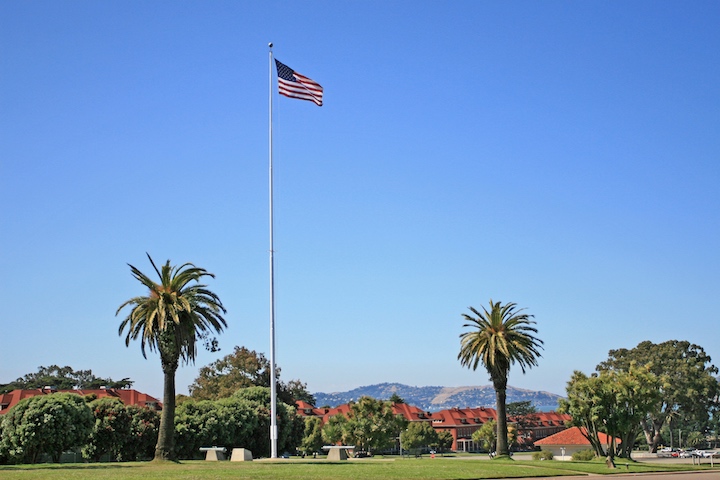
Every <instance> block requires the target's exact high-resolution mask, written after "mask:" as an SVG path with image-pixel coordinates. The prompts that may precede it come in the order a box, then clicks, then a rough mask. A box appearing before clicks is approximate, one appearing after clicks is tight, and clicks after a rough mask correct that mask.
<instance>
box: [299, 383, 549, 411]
mask: <svg viewBox="0 0 720 480" xmlns="http://www.w3.org/2000/svg"><path fill="white" fill-rule="evenodd" d="M393 393H395V394H397V395H398V396H399V397H400V398H402V399H403V400H404V401H405V403H407V404H409V405H415V406H417V407H419V408H421V409H423V410H426V411H428V412H437V411H439V410H444V409H446V408H453V407H459V408H465V407H492V408H495V390H493V388H492V385H484V386H479V387H477V386H476V387H411V386H408V385H403V384H401V383H379V384H376V385H368V386H366V387H358V388H355V389H353V390H350V391H348V392H334V393H323V392H318V393H314V394H313V395H315V400H316V402H315V405H316V406H318V407H324V406H326V405H329V406H330V407H336V406H338V405H342V404H344V403H347V402H350V401H355V400H357V399H359V398H360V397H362V396H368V397H372V398H377V399H378V400H387V399H389V398H390V397H391V396H392V394H393ZM560 398H562V397H561V396H560V395H555V394H554V393H549V392H538V391H534V390H524V389H521V388H514V387H510V386H508V388H507V401H508V403H510V402H523V401H526V400H530V401H531V402H532V403H533V405H535V408H537V409H538V411H541V412H546V411H550V410H557V408H558V400H559V399H560Z"/></svg>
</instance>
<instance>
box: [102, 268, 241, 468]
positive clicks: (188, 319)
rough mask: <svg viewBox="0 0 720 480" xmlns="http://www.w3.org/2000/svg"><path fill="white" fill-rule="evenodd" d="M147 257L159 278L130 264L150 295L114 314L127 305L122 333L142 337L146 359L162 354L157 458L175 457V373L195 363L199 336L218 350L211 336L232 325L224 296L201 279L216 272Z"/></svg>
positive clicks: (131, 301)
mask: <svg viewBox="0 0 720 480" xmlns="http://www.w3.org/2000/svg"><path fill="white" fill-rule="evenodd" d="M148 259H149V260H150V263H151V264H152V266H153V269H154V270H155V273H157V275H158V277H159V279H160V280H159V282H156V281H154V280H152V279H151V278H150V277H148V276H147V275H145V274H144V273H142V272H141V271H140V270H138V269H137V268H135V267H134V266H132V265H129V266H130V270H131V272H132V275H133V277H135V279H136V280H138V281H139V282H140V283H142V284H143V286H145V287H146V288H147V289H148V293H147V295H144V296H139V297H133V298H131V299H130V300H128V301H126V302H125V303H123V304H122V305H120V307H118V309H117V311H116V312H115V315H117V314H119V313H120V311H121V310H123V309H124V308H125V307H128V306H129V307H131V310H130V313H129V314H128V316H127V317H126V318H125V319H124V320H123V321H122V322H121V323H120V328H119V329H118V334H119V335H123V332H124V331H125V330H126V329H127V335H126V337H125V345H126V346H129V345H130V341H131V340H138V339H140V349H141V351H142V354H143V356H144V357H145V358H147V355H146V348H147V349H149V350H150V351H157V352H158V353H159V354H160V363H161V366H162V370H163V410H162V413H161V417H160V431H159V434H158V441H157V445H156V447H155V460H174V459H175V452H174V448H173V447H174V430H175V425H174V422H175V373H176V371H177V369H178V366H179V364H180V362H181V361H182V362H183V363H184V364H189V363H194V362H195V357H196V355H197V343H198V340H204V341H205V346H206V348H208V349H210V350H215V349H216V348H217V346H216V345H217V341H216V340H215V338H214V337H213V338H211V336H212V334H213V333H215V332H217V333H219V332H222V330H223V328H224V327H227V323H226V322H225V319H224V318H223V316H222V315H223V314H224V313H226V310H225V307H223V304H222V302H221V301H220V298H219V297H218V296H217V295H216V294H215V293H213V292H211V291H210V290H208V289H207V286H206V285H202V284H200V283H199V282H200V280H201V279H202V278H204V277H212V278H214V277H215V275H213V274H212V273H209V272H207V270H205V269H204V268H199V267H196V266H195V265H193V264H192V263H185V264H183V265H180V266H179V267H177V266H172V265H170V260H168V261H167V262H166V263H165V264H164V265H163V266H162V268H160V269H158V268H157V266H156V265H155V262H153V259H152V258H151V257H150V255H148Z"/></svg>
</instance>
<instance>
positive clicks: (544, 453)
mask: <svg viewBox="0 0 720 480" xmlns="http://www.w3.org/2000/svg"><path fill="white" fill-rule="evenodd" d="M532 458H533V460H552V459H553V453H552V452H551V451H550V450H540V451H539V452H533V455H532Z"/></svg>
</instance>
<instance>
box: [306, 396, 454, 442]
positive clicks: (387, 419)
mask: <svg viewBox="0 0 720 480" xmlns="http://www.w3.org/2000/svg"><path fill="white" fill-rule="evenodd" d="M394 401H401V400H400V399H395V400H394ZM398 439H399V440H400V447H401V448H402V449H403V450H407V451H411V452H414V451H419V450H420V449H422V448H424V447H435V448H437V449H439V450H446V449H449V448H450V447H451V446H452V442H453V438H452V434H451V433H450V432H440V433H438V432H436V431H435V429H434V428H433V427H432V425H431V424H430V423H429V422H409V421H408V420H407V419H406V418H405V417H404V416H402V415H395V414H394V413H393V400H387V401H383V400H377V399H374V398H371V397H361V398H360V399H359V400H358V401H357V402H353V403H351V404H350V411H349V412H348V415H347V416H344V415H334V416H332V417H330V418H329V420H328V421H327V423H325V424H324V425H323V423H322V419H321V418H319V417H307V418H306V419H305V431H304V435H303V440H302V443H301V444H300V450H301V451H302V452H304V453H308V454H309V453H312V452H317V451H319V450H320V449H321V448H322V446H323V445H335V444H338V443H342V444H344V445H354V446H355V448H356V450H359V451H363V452H367V453H369V454H372V453H374V452H378V451H387V450H391V449H394V448H395V446H396V445H397V441H398Z"/></svg>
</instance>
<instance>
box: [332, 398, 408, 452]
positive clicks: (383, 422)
mask: <svg viewBox="0 0 720 480" xmlns="http://www.w3.org/2000/svg"><path fill="white" fill-rule="evenodd" d="M396 431H397V422H396V419H395V415H394V414H393V411H392V404H391V403H390V402H388V401H382V400H376V399H374V398H372V397H367V396H364V397H360V399H359V400H358V401H357V402H355V403H353V404H351V405H350V412H348V419H347V423H346V424H345V434H346V435H345V439H346V440H347V441H348V442H351V443H353V444H354V445H355V446H356V447H357V448H358V449H359V450H364V451H367V452H372V451H376V450H382V449H383V448H387V447H388V446H390V444H391V443H392V441H393V440H394V437H395V435H394V434H395V432H396Z"/></svg>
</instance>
